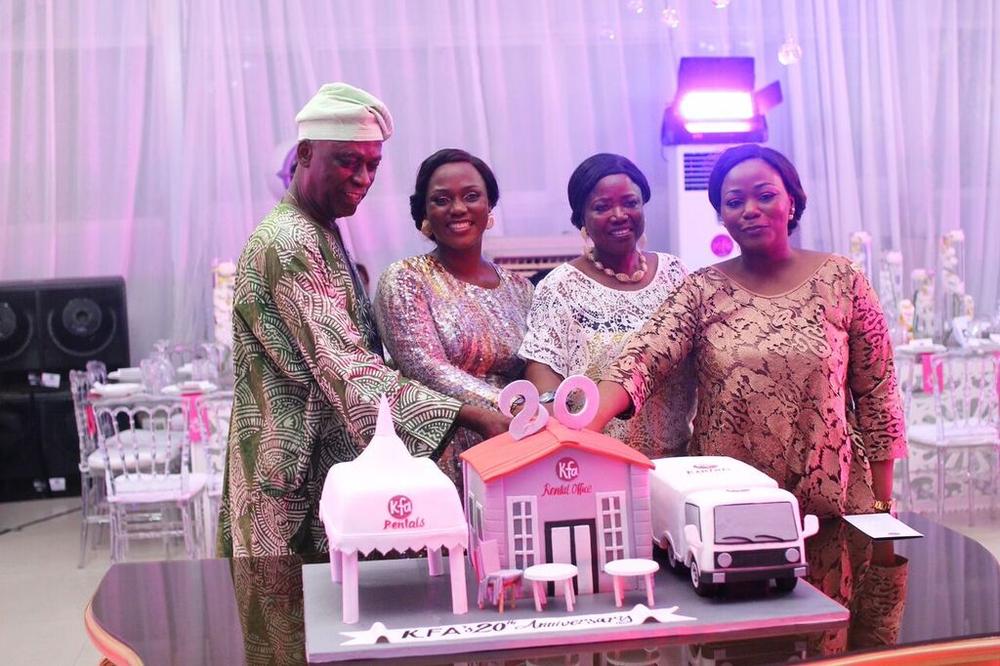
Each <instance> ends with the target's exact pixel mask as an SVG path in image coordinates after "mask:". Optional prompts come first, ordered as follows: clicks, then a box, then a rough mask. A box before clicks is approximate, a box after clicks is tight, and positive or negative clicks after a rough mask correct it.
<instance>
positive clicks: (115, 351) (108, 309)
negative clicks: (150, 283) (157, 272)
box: [38, 277, 129, 371]
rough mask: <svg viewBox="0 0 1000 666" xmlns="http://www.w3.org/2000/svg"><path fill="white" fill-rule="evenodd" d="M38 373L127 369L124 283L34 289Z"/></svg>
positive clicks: (61, 283) (97, 281)
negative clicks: (88, 367)
mask: <svg viewBox="0 0 1000 666" xmlns="http://www.w3.org/2000/svg"><path fill="white" fill-rule="evenodd" d="M38 322H39V324H40V325H41V331H42V343H41V348H42V364H41V369H43V370H53V371H60V370H70V369H73V368H83V367H84V365H85V364H86V363H87V361H90V360H94V359H97V360H101V361H104V363H105V364H106V365H107V366H108V368H109V369H111V368H121V367H127V366H128V365H129V348H128V316H127V314H126V309H125V280H123V279H122V278H120V277H113V278H86V279H81V280H53V281H48V282H44V283H41V284H40V285H39V289H38Z"/></svg>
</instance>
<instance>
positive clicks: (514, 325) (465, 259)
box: [375, 148, 532, 482]
mask: <svg viewBox="0 0 1000 666" xmlns="http://www.w3.org/2000/svg"><path fill="white" fill-rule="evenodd" d="M499 198H500V190H499V188H498V186H497V181H496V178H495V177H494V175H493V172H492V171H491V170H490V168H489V167H488V166H487V165H486V164H485V163H484V162H483V161H482V160H480V159H479V158H478V157H475V156H474V155H470V154H469V153H467V152H465V151H464V150H457V149H451V148H449V149H444V150H439V151H438V152H436V153H434V154H433V155H431V156H430V157H428V158H427V159H426V160H424V161H423V163H422V164H421V165H420V169H419V171H418V172H417V182H416V186H415V188H414V192H413V195H412V196H411V197H410V214H411V216H412V217H413V221H414V222H415V223H416V226H417V229H418V230H419V231H420V232H421V233H422V234H424V235H425V236H426V237H427V238H428V239H429V240H431V241H432V242H434V244H435V246H436V247H435V249H434V250H432V251H431V252H429V253H427V254H423V255H420V256H416V257H410V258H409V259H404V260H402V261H398V262H396V263H394V264H392V265H391V266H389V268H387V269H386V271H385V273H383V274H382V277H381V279H380V280H379V284H378V291H377V293H376V296H375V311H376V318H377V320H378V328H379V332H380V333H381V335H382V340H383V342H384V344H385V347H386V349H387V350H388V351H389V353H390V354H391V355H392V358H393V359H395V361H396V363H397V365H398V367H399V370H400V371H401V372H402V373H403V374H404V375H405V376H406V377H409V378H411V379H415V380H417V381H419V382H421V383H422V384H424V385H425V386H428V387H433V388H434V389H435V390H437V391H440V392H441V393H444V394H445V395H449V396H452V397H455V398H459V399H461V400H462V401H464V402H468V403H472V404H475V405H478V406H481V407H492V408H494V409H496V403H497V397H498V395H499V393H500V389H501V388H502V387H503V386H504V385H506V384H507V383H509V382H510V381H512V380H514V379H518V378H520V376H521V373H522V371H523V369H524V362H523V361H521V359H520V358H518V356H517V348H518V346H519V345H520V344H521V338H523V337H524V330H525V317H526V315H527V312H528V307H529V306H530V305H531V291H532V288H531V283H529V282H528V281H527V280H526V279H525V278H523V277H521V276H519V275H515V274H513V273H510V272H508V271H506V270H504V269H502V268H500V267H499V266H497V265H496V264H494V263H492V262H490V261H487V260H486V259H484V258H483V256H482V246H483V233H484V232H485V231H486V230H487V229H489V228H490V227H492V226H493V215H492V213H491V212H490V211H491V210H492V209H493V207H494V206H495V205H496V204H497V201H498V199H499ZM480 439H481V438H480V437H479V436H478V435H476V434H475V433H473V432H472V431H468V430H464V429H460V430H458V431H457V432H456V433H455V435H454V437H453V438H452V440H451V444H450V445H449V446H448V448H447V449H446V450H445V451H444V452H443V454H442V455H441V457H440V459H439V464H440V465H441V467H442V469H444V470H445V471H446V472H447V473H448V474H449V476H451V477H452V479H453V480H455V481H456V482H458V481H459V480H460V478H461V475H460V474H459V469H458V459H457V454H458V453H461V452H462V451H463V450H464V449H465V448H467V447H468V446H470V445H472V444H474V443H476V442H478V441H479V440H480Z"/></svg>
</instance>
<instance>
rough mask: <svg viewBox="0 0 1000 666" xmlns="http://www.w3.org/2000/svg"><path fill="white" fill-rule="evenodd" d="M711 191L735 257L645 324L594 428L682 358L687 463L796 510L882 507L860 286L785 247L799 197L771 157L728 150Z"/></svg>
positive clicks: (883, 377)
mask: <svg viewBox="0 0 1000 666" xmlns="http://www.w3.org/2000/svg"><path fill="white" fill-rule="evenodd" d="M708 193H709V200H710V201H711V202H712V205H713V206H714V207H715V210H716V211H717V212H718V213H719V216H720V217H721V218H722V222H723V224H724V225H725V227H726V230H727V231H729V233H730V234H731V235H732V237H733V239H734V240H735V241H736V243H737V244H738V245H739V246H740V252H741V254H740V256H739V257H736V258H734V259H730V260H727V261H724V262H722V263H719V264H716V265H714V266H710V267H708V268H704V269H701V270H699V271H696V272H694V273H692V274H691V275H690V276H688V277H687V278H686V279H685V281H684V283H683V284H682V285H681V286H680V287H679V288H678V290H677V292H676V294H675V295H674V297H673V298H672V299H671V300H669V301H668V302H667V303H665V304H664V305H663V307H661V308H660V310H659V311H658V312H656V313H655V314H654V315H653V316H652V317H651V318H650V320H649V321H648V322H647V323H646V325H645V326H643V328H642V330H641V331H639V333H638V334H637V335H636V336H635V337H634V338H633V339H632V341H631V342H630V343H629V345H628V347H627V348H626V349H625V351H624V353H623V354H622V356H621V357H620V358H619V359H618V360H617V361H616V362H615V363H614V364H613V365H612V366H611V367H610V369H609V370H608V371H607V372H606V373H605V376H604V379H606V380H608V381H602V382H601V384H600V390H601V407H600V410H599V412H598V416H597V418H596V419H595V420H594V422H593V424H592V426H591V427H598V426H600V425H601V424H602V423H603V422H605V421H606V420H607V419H609V418H611V417H612V416H614V415H618V414H620V413H622V412H625V411H626V410H629V409H630V408H634V409H635V410H639V409H640V408H641V407H642V405H643V403H644V402H645V401H646V398H647V396H649V395H651V394H652V393H653V392H654V391H655V390H656V387H657V386H658V385H659V384H660V382H661V381H662V378H663V377H664V376H665V374H666V373H667V372H668V371H669V370H670V369H671V368H672V367H674V366H675V365H677V364H678V363H679V362H680V361H682V360H683V359H685V358H687V357H688V356H691V357H693V358H694V359H695V362H696V367H697V379H698V412H697V415H696V417H695V420H694V433H693V435H692V438H691V446H690V447H689V448H690V452H691V453H692V454H694V455H726V456H731V457H733V458H737V459H739V460H742V461H744V462H746V463H748V464H751V465H753V466H754V467H756V468H758V469H760V470H761V471H763V472H764V473H766V474H768V475H769V476H770V477H771V478H773V479H775V480H776V481H777V482H778V483H779V485H781V486H782V487H783V488H786V489H787V490H790V491H791V492H793V493H794V494H795V495H796V496H797V497H798V500H799V503H800V505H801V507H802V512H803V513H813V514H816V515H818V516H820V517H827V516H840V515H844V514H850V513H869V512H872V511H884V510H888V509H889V508H890V503H891V493H892V467H893V460H894V459H895V458H899V457H902V456H904V455H905V454H906V437H905V433H904V427H903V412H902V408H901V405H900V401H899V395H898V391H897V388H896V377H895V371H894V368H893V357H892V346H891V343H890V340H889V333H888V329H887V326H886V322H885V317H884V316H883V314H882V309H881V307H880V306H879V302H878V298H877V297H876V296H875V293H874V291H873V290H872V287H871V285H870V284H869V282H868V279H867V278H866V277H865V275H864V273H863V272H862V271H861V270H860V269H858V268H856V267H854V266H853V265H851V262H850V261H849V260H848V259H846V258H844V257H840V256H837V255H832V254H827V253H822V252H814V251H810V250H800V249H797V248H793V247H792V246H791V244H790V242H789V234H790V233H791V232H792V231H793V230H794V229H795V228H796V226H797V225H798V222H799V219H800V218H801V216H802V213H803V211H804V210H805V204H806V195H805V192H804V190H803V189H802V185H801V183H800V181H799V176H798V173H797V172H796V171H795V167H794V166H793V165H792V164H791V162H789V161H788V159H787V158H786V157H784V156H783V155H781V154H780V153H778V152H776V151H774V150H771V149H769V148H764V147H761V146H756V145H745V146H738V147H735V148H730V149H729V150H727V151H725V152H724V153H723V154H722V155H721V156H720V157H719V160H718V162H717V163H716V165H715V168H714V169H713V171H712V174H711V176H710V177H709V189H708Z"/></svg>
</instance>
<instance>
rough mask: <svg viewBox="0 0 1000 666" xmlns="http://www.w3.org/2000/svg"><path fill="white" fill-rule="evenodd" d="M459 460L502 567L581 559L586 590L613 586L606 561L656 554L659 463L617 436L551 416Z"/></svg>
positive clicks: (474, 522) (471, 504)
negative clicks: (653, 518)
mask: <svg viewBox="0 0 1000 666" xmlns="http://www.w3.org/2000/svg"><path fill="white" fill-rule="evenodd" d="M461 458H462V461H463V465H462V467H463V470H464V471H463V474H464V480H465V511H466V515H467V516H468V519H469V525H470V531H471V534H472V538H473V540H474V541H475V544H478V542H479V541H480V540H483V539H495V540H496V542H497V544H498V546H499V551H500V563H501V566H503V567H507V568H514V569H522V570H523V569H525V568H527V567H529V566H531V565H534V564H543V563H547V562H568V563H571V564H575V565H576V566H577V569H578V570H579V576H578V580H577V584H578V590H577V591H578V593H581V594H584V593H592V592H597V591H600V592H609V591H611V590H612V581H611V577H610V576H608V575H607V574H605V573H604V565H605V564H606V563H607V562H610V561H612V560H619V559H623V558H634V557H641V558H650V557H652V550H653V546H652V534H651V524H650V511H649V509H650V505H649V471H650V470H651V469H652V468H653V463H652V462H651V461H650V460H649V459H648V458H647V457H646V456H644V455H643V454H641V453H639V452H638V451H636V450H635V449H632V448H630V447H628V446H626V445H625V444H623V443H621V442H620V441H618V440H617V439H614V438H612V437H608V436H607V435H603V434H601V433H597V432H592V431H590V430H574V429H571V428H567V427H566V426H564V425H562V424H561V423H559V422H558V421H557V420H556V419H554V418H552V419H549V420H548V423H547V424H546V425H545V427H544V428H543V429H542V430H539V431H538V432H536V433H534V434H531V435H528V436H527V437H525V438H523V439H520V440H515V439H514V437H512V436H511V434H510V433H504V434H502V435H498V436H496V437H493V438H491V439H489V440H486V441H485V442H482V443H480V444H478V445H476V446H474V447H472V448H470V449H468V450H467V451H465V452H464V453H462V455H461ZM475 544H474V545H473V547H475Z"/></svg>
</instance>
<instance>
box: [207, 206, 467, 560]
mask: <svg viewBox="0 0 1000 666" xmlns="http://www.w3.org/2000/svg"><path fill="white" fill-rule="evenodd" d="M233 305H234V307H233V358H234V371H235V386H234V397H233V416H232V422H231V425H230V429H229V443H228V452H227V455H226V474H225V481H224V488H223V494H222V510H221V514H220V517H219V543H218V551H219V554H220V555H221V556H223V557H244V556H264V555H283V554H288V553H308V552H316V551H325V550H327V540H326V534H325V533H324V532H323V526H322V524H321V523H320V521H319V517H318V509H319V498H320V494H321V492H322V489H323V482H324V481H325V479H326V474H327V471H329V469H330V467H331V466H333V465H334V464H335V463H338V462H345V461H348V460H353V459H354V458H355V457H357V455H358V454H359V453H360V452H361V450H362V449H363V448H364V446H365V444H366V443H367V442H368V441H369V440H370V439H371V437H372V435H373V434H374V431H375V419H376V416H377V411H378V400H379V397H380V396H381V395H382V394H385V395H387V396H388V397H389V401H390V403H391V404H392V406H393V407H392V413H393V420H394V421H395V426H396V431H397V433H398V434H399V436H400V437H401V438H402V439H403V441H404V442H406V445H407V447H408V448H409V450H410V452H411V453H412V454H414V455H425V456H426V455H430V454H431V453H433V452H435V451H436V450H437V449H438V448H439V447H440V446H441V445H442V442H445V441H447V439H446V438H447V436H448V435H449V433H450V432H451V430H452V428H453V426H454V422H455V418H456V416H457V414H458V410H459V407H460V406H461V403H459V402H458V401H456V400H454V399H452V398H448V397H445V396H442V395H440V394H438V393H435V392H434V391H431V390H430V389H427V388H425V387H424V386H421V385H420V384H418V383H416V382H411V381H409V380H407V379H405V378H403V377H401V376H400V375H399V374H398V373H397V372H395V371H394V370H392V369H391V368H389V367H388V366H386V365H385V362H384V360H383V358H382V348H381V343H380V342H379V341H378V334H377V332H376V328H375V325H374V320H373V317H372V313H371V305H370V303H369V301H368V298H367V296H366V295H365V293H364V291H363V290H362V289H360V288H359V286H358V279H357V275H356V272H355V270H354V267H353V264H352V263H351V260H350V257H349V256H348V255H347V253H346V251H345V250H344V247H343V244H342V243H341V240H340V236H339V234H338V232H337V231H336V229H335V228H334V229H327V228H324V227H322V226H320V225H319V224H317V223H315V222H313V221H312V220H310V219H309V218H307V217H305V216H304V215H303V214H302V213H301V212H300V211H299V210H298V209H297V208H295V207H293V206H291V205H288V204H284V203H281V204H278V205H277V206H275V208H274V209H273V210H272V211H271V212H270V213H269V214H268V215H267V217H265V218H264V220H263V221H262V222H261V223H260V225H259V226H258V227H257V229H256V230H255V231H254V232H253V234H252V235H251V236H250V240H249V241H248V242H247V245H246V247H245V248H244V250H243V254H242V256H241V257H240V261H239V269H238V273H237V276H236V288H235V297H234V304H233Z"/></svg>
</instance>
